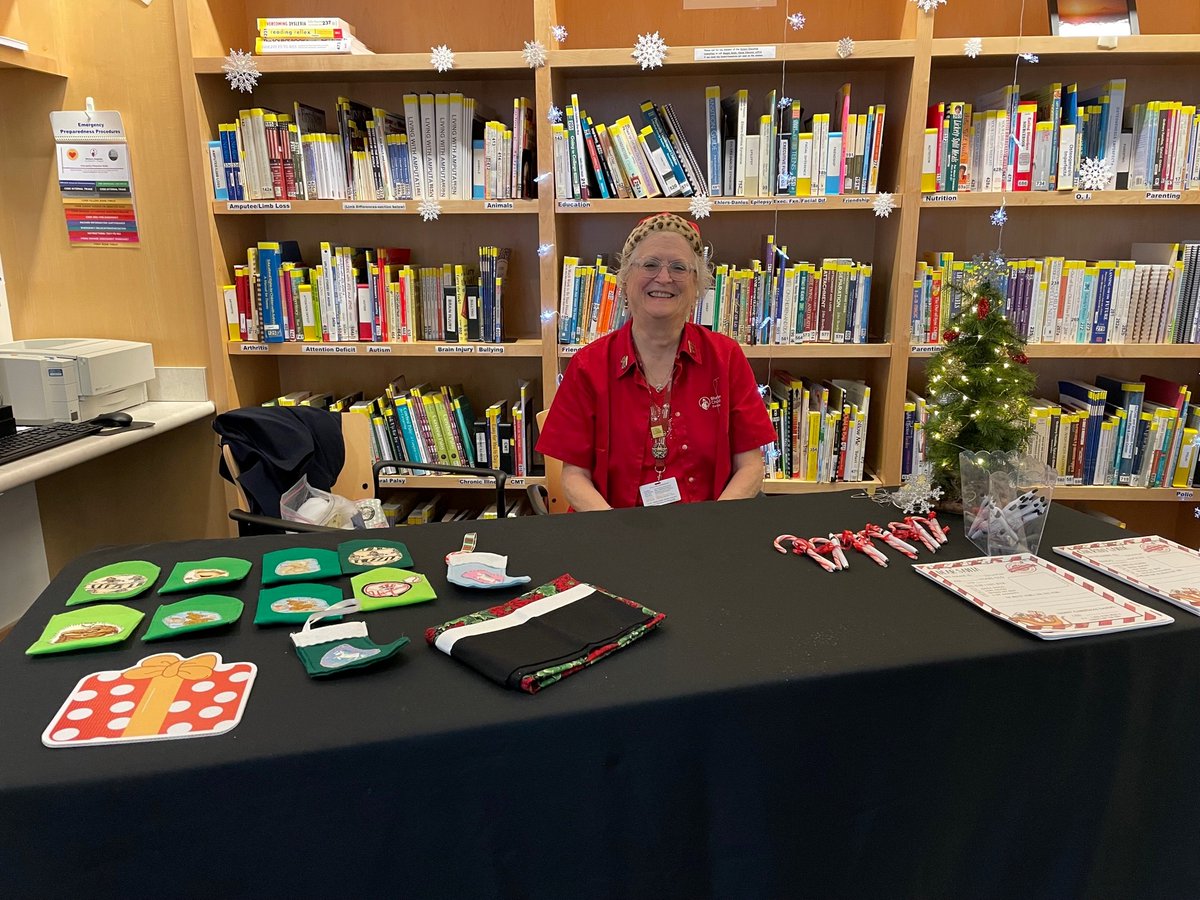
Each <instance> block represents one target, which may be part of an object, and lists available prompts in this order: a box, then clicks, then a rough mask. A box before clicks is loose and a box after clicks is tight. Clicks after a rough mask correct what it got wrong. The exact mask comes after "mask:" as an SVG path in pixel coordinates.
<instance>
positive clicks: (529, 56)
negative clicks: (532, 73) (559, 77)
mask: <svg viewBox="0 0 1200 900" xmlns="http://www.w3.org/2000/svg"><path fill="white" fill-rule="evenodd" d="M521 55H522V56H524V57H525V62H526V64H527V65H528V66H529V68H531V69H540V68H541V67H542V66H544V65H545V64H546V45H545V44H543V43H542V42H541V41H526V42H525V49H524V50H522V51H521Z"/></svg>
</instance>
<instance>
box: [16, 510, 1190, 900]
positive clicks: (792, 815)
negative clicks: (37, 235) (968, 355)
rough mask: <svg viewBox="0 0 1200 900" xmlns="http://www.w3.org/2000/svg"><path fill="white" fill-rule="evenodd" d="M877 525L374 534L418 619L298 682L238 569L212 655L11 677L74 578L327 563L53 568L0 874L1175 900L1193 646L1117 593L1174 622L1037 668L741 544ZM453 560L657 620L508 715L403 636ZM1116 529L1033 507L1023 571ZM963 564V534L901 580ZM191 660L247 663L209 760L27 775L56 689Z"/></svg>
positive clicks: (499, 889)
mask: <svg viewBox="0 0 1200 900" xmlns="http://www.w3.org/2000/svg"><path fill="white" fill-rule="evenodd" d="M885 514H886V510H885V508H882V507H878V506H875V505H874V504H872V503H871V502H869V501H867V500H865V499H852V498H851V496H850V494H849V493H842V494H827V495H807V496H780V497H769V498H761V499H758V500H749V501H739V502H733V503H708V504H700V505H697V506H692V507H668V508H658V509H648V510H626V511H618V512H611V513H586V514H575V515H572V516H565V517H563V516H555V517H545V518H528V519H521V520H512V521H506V522H477V523H470V524H469V525H464V524H463V523H454V524H446V525H433V526H423V527H419V528H408V529H403V530H401V531H399V532H397V533H396V534H398V535H399V537H400V539H402V540H404V541H405V542H406V543H407V544H408V546H409V548H410V550H411V551H412V554H413V557H414V559H415V561H416V567H417V568H418V569H421V570H423V571H424V572H426V574H428V575H429V576H430V580H431V582H432V583H433V585H434V586H435V588H436V590H437V592H438V595H439V597H438V599H437V600H436V601H434V602H433V603H429V604H424V605H420V606H413V607H407V608H400V609H395V610H388V611H383V612H377V613H372V614H370V616H369V617H368V619H367V621H368V623H369V626H370V629H371V634H372V637H374V638H375V640H376V641H379V642H383V641H387V640H392V639H394V638H395V637H396V636H397V635H399V634H402V633H404V634H408V635H409V636H410V637H412V639H413V643H412V645H411V646H409V647H407V648H405V650H404V651H402V653H401V655H400V658H399V660H398V661H393V663H390V664H388V667H387V668H383V667H377V668H375V669H367V670H365V671H364V672H362V673H361V674H359V675H357V676H354V677H347V678H343V679H341V680H326V681H313V680H310V679H309V678H308V677H307V676H306V675H305V674H304V671H303V668H302V666H301V664H300V662H299V661H298V659H296V657H295V655H294V652H293V650H292V647H291V643H290V641H289V640H288V638H287V631H288V629H287V628H283V629H270V630H267V629H259V628H256V627H255V626H254V625H253V624H252V623H251V621H250V619H251V618H252V614H251V612H250V611H249V608H251V607H252V605H253V600H254V597H255V594H256V591H257V586H258V573H259V570H258V568H257V566H256V567H255V569H254V570H253V571H252V573H251V576H250V578H249V579H248V584H247V586H244V587H242V588H241V590H239V591H237V592H236V593H237V594H238V595H239V596H240V597H241V598H242V599H243V600H245V601H246V602H247V607H248V610H247V612H246V613H245V614H244V615H243V619H242V621H241V622H239V623H238V624H237V625H236V626H234V630H233V631H232V633H226V634H216V633H214V635H213V636H211V637H209V638H205V637H203V636H202V635H201V636H193V637H192V638H190V639H179V640H174V641H166V642H161V643H159V644H156V645H153V646H150V645H144V644H141V642H140V641H137V642H136V643H134V644H131V643H130V642H126V643H125V644H122V645H120V646H119V647H118V648H117V649H115V650H111V651H94V652H90V653H82V654H66V655H63V656H60V657H57V658H55V657H43V658H40V659H34V658H27V657H25V656H23V652H24V649H25V648H26V647H27V646H28V645H29V644H30V643H32V641H33V640H34V638H35V637H36V635H37V633H38V632H39V631H40V629H41V628H42V626H43V624H44V622H45V620H46V619H47V618H48V616H49V615H50V614H52V613H54V612H57V611H60V610H61V606H62V603H63V601H64V599H65V597H66V596H67V594H68V593H69V591H70V590H71V589H72V588H73V587H74V585H75V584H76V583H77V582H78V579H79V578H80V577H81V576H82V574H84V573H85V572H86V571H88V570H89V569H91V568H93V567H95V566H96V565H100V564H102V563H106V562H112V561H116V560H118V559H122V558H146V559H150V560H153V561H155V562H157V563H159V564H161V565H163V566H164V571H165V569H166V567H167V566H169V565H170V564H171V563H173V562H175V561H179V560H183V559H196V558H202V557H206V556H213V555H222V554H233V555H237V554H239V553H240V554H242V555H248V556H249V557H251V558H257V557H258V556H259V555H260V554H261V553H262V552H263V551H266V550H270V549H277V548H280V547H284V546H292V545H313V544H318V545H327V546H332V545H333V544H334V543H335V542H336V538H335V539H333V540H330V539H328V538H327V536H323V535H322V536H288V537H266V538H247V539H242V540H241V541H240V542H237V543H235V542H233V541H231V540H220V541H195V542H185V543H170V544H159V545H154V546H146V547H136V548H130V549H127V550H126V551H124V552H119V553H118V552H105V553H95V554H92V555H90V556H88V557H86V558H83V559H80V560H77V561H76V562H75V563H73V564H72V565H71V566H69V567H68V568H67V569H66V570H64V571H63V572H62V573H61V574H60V575H59V576H58V577H57V578H56V579H55V580H54V582H53V583H52V584H51V585H50V587H49V588H48V589H47V590H46V592H45V593H44V594H43V596H42V597H41V598H40V599H39V600H38V601H37V602H36V604H35V605H34V607H33V608H32V610H31V612H30V613H29V614H28V615H27V616H26V617H25V618H24V619H23V620H22V621H21V622H20V623H19V625H18V626H17V628H16V630H15V631H14V633H13V635H12V636H11V637H10V638H9V639H8V640H6V641H5V642H4V643H3V644H0V685H2V690H0V760H3V762H2V763H0V821H2V822H4V823H5V826H6V837H5V838H4V839H3V840H2V841H0V871H3V872H4V873H5V874H4V879H5V883H6V885H13V886H20V893H28V894H34V893H36V894H38V895H39V896H88V897H107V896H114V897H116V896H121V897H133V896H152V895H153V896H170V897H183V896H189V897H190V896H197V897H199V896H205V897H221V898H230V897H239V896H249V895H251V894H260V895H270V896H285V895H288V894H292V893H294V894H297V895H302V896H326V895H333V894H337V895H349V894H351V893H355V894H365V895H371V896H396V897H419V898H427V897H453V898H487V897H522V898H524V897H531V898H543V897H544V898H566V897H570V898H579V897H586V898H590V897H596V898H602V897H603V898H630V897H635V898H636V897H656V898H659V897H687V898H704V897H713V898H736V897H756V898H757V897H764V898H766V897H770V898H775V897H793V896H794V897H822V898H824V897H878V896H888V897H956V898H959V897H971V898H975V897H1018V896H1019V897H1023V898H1025V897H1053V898H1064V897H1134V896H1137V897H1151V896H1155V897H1184V896H1196V895H1197V894H1198V893H1200V856H1198V855H1197V853H1196V852H1195V847H1196V842H1197V839H1198V838H1200V774H1198V767H1197V766H1196V764H1195V760H1196V758H1197V753H1198V751H1200V714H1198V713H1197V711H1196V702H1195V699H1194V697H1195V691H1194V689H1193V685H1195V684H1197V683H1200V618H1197V617H1194V616H1191V615H1189V614H1188V613H1186V612H1184V611H1182V610H1176V609H1175V608H1174V607H1171V606H1170V605H1168V604H1164V603H1162V602H1161V601H1158V600H1156V599H1154V598H1151V597H1148V596H1145V595H1141V594H1138V593H1136V592H1133V596H1135V598H1136V599H1137V600H1139V601H1140V602H1143V603H1146V604H1147V605H1149V606H1152V607H1154V608H1156V609H1160V610H1162V611H1164V612H1169V613H1170V614H1171V615H1172V616H1174V617H1175V619H1176V622H1175V623H1174V624H1172V625H1168V626H1166V627H1161V628H1152V629H1144V630H1139V631H1134V632H1129V633H1125V634H1118V635H1108V636H1097V637H1089V638H1082V639H1078V640H1068V641H1059V642H1043V641H1038V640H1036V639H1034V638H1032V637H1030V636H1027V635H1025V634H1023V633H1020V632H1018V631H1017V630H1016V629H1014V628H1012V627H1010V626H1007V625H1004V624H1002V623H1000V622H999V621H997V620H994V619H992V618H990V617H988V616H987V615H985V614H984V613H982V612H980V611H979V610H977V609H975V608H973V607H971V606H970V605H969V604H967V603H965V602H964V601H962V600H960V599H958V598H957V597H955V596H953V595H952V594H950V593H949V592H947V591H945V590H942V589H940V588H938V587H937V586H936V585H934V584H932V583H930V582H928V581H926V580H924V579H923V578H921V577H920V576H918V575H917V574H916V573H914V572H912V571H910V570H909V567H908V563H907V561H903V560H900V559H897V558H896V557H897V556H898V554H895V553H894V552H892V553H889V556H892V557H893V560H894V561H893V564H892V566H891V568H889V569H887V570H883V569H879V568H877V567H876V566H874V565H873V564H870V563H868V562H867V561H866V560H865V559H862V558H854V559H852V561H851V562H852V568H851V570H850V571H848V572H843V573H838V574H826V573H824V572H822V571H820V570H819V569H818V568H817V567H816V566H815V565H814V564H813V563H811V562H810V561H808V560H805V559H803V558H800V557H793V556H787V557H785V556H782V555H780V554H778V553H776V552H775V551H774V550H773V549H772V548H771V541H772V539H773V537H774V536H775V535H776V534H779V533H781V532H792V533H796V534H804V535H807V534H811V533H815V532H818V531H820V532H824V531H828V530H830V529H831V528H834V527H837V528H839V529H840V528H841V527H861V526H862V524H863V523H865V522H867V521H883V520H884V518H885ZM953 524H955V525H958V526H959V529H961V525H960V524H959V523H958V522H954V523H953ZM468 530H477V531H478V532H479V546H480V549H481V550H491V551H497V552H503V553H507V554H508V555H509V571H510V572H512V573H518V574H520V573H525V574H529V575H531V576H532V577H533V579H534V580H533V584H534V585H536V584H540V583H543V582H545V581H548V580H550V579H551V578H553V577H555V576H557V575H559V574H561V573H563V572H570V573H571V574H573V575H575V576H576V577H578V578H580V579H583V580H589V581H593V582H594V583H596V584H598V585H600V586H602V587H604V588H606V589H608V590H610V591H613V592H615V593H618V594H623V595H625V596H628V597H631V598H635V599H637V600H640V601H642V602H643V603H645V604H646V605H648V606H650V607H651V608H654V609H658V610H660V611H663V612H665V613H666V614H667V619H666V621H665V622H664V623H663V625H662V626H661V627H660V628H659V629H658V631H657V632H655V633H652V634H650V635H649V636H647V637H646V638H645V639H644V640H642V641H639V642H638V643H636V644H634V645H632V646H631V647H630V648H629V649H627V650H625V651H622V652H621V653H618V654H616V655H615V656H613V657H612V658H610V659H608V660H606V661H604V662H602V663H600V664H599V665H597V666H595V667H593V668H590V669H588V670H585V671H584V672H582V673H580V674H578V675H576V676H573V677H571V678H569V679H567V680H566V681H564V682H562V683H560V684H556V685H552V686H551V687H548V688H547V689H546V690H545V691H543V692H542V693H540V694H538V695H536V696H528V695H523V694H519V693H516V692H509V691H505V690H504V689H502V688H500V687H498V686H496V685H493V684H492V683H491V682H489V681H486V680H485V679H483V678H482V677H481V676H479V675H477V674H475V673H474V672H472V671H471V670H469V669H467V668H466V667H464V666H461V665H460V664H459V663H458V662H456V661H455V660H452V659H450V658H448V657H446V656H444V655H442V654H441V653H439V652H437V651H435V650H433V649H431V648H429V647H427V646H425V645H424V642H423V639H422V638H423V632H424V629H425V628H426V627H428V626H431V625H434V624H438V623H440V622H442V621H445V620H448V619H450V618H453V617H455V616H457V615H460V614H462V613H464V612H467V611H470V610H473V609H477V608H480V607H483V606H488V605H491V602H492V598H491V597H490V596H489V595H485V594H483V593H481V592H470V591H466V590H463V589H460V588H456V587H454V586H451V585H448V584H447V583H446V581H445V566H444V564H443V562H442V558H443V556H444V554H445V553H446V552H448V551H450V550H454V549H457V548H458V546H459V545H460V541H461V535H462V534H463V533H464V532H466V531H468ZM1119 534H1122V532H1119V531H1117V530H1116V529H1114V528H1112V527H1110V526H1107V525H1104V524H1102V523H1100V522H1098V521H1097V520H1095V519H1091V518H1088V517H1086V516H1084V515H1082V514H1080V513H1077V512H1075V511H1073V510H1069V509H1065V508H1059V507H1054V508H1053V509H1052V511H1051V514H1050V517H1049V522H1048V526H1047V533H1046V538H1045V542H1044V544H1043V546H1044V548H1045V550H1044V553H1043V555H1046V556H1050V555H1052V554H1051V553H1050V551H1049V547H1050V546H1051V545H1052V544H1053V543H1069V542H1076V541H1081V540H1089V539H1104V538H1109V537H1114V536H1117V535H1119ZM393 536H396V535H395V534H394V535H393ZM974 555H977V553H976V552H975V551H974V548H973V547H972V546H971V545H970V544H968V543H967V542H966V541H965V539H964V538H963V537H962V536H961V530H959V531H956V532H954V533H953V534H952V540H951V542H950V544H949V545H947V546H946V547H945V548H943V550H942V551H941V553H940V554H938V556H936V557H935V556H930V555H928V554H924V553H923V554H922V557H923V560H926V561H927V560H930V559H942V558H951V557H966V556H974ZM1063 564H1064V565H1066V566H1068V567H1071V566H1073V564H1072V563H1066V562H1064V563H1063ZM1079 571H1084V570H1082V569H1080V570H1079ZM1092 577H1095V578H1096V580H1097V581H1100V582H1101V583H1104V584H1106V585H1108V586H1109V587H1112V588H1117V589H1120V588H1119V586H1118V585H1117V584H1116V583H1115V582H1111V581H1109V580H1107V579H1105V578H1104V577H1102V576H1099V575H1094V576H1092ZM1130 590H1132V589H1130ZM515 593H516V591H512V592H508V593H505V594H504V595H502V596H501V597H500V598H499V599H504V598H506V597H508V596H512V595H513V594H515ZM154 602H155V601H154V599H148V600H140V601H133V603H134V604H135V605H139V606H141V607H142V608H144V609H146V610H147V612H149V611H151V610H152V609H153V608H154ZM147 647H149V649H147ZM210 649H211V650H217V651H219V652H220V653H221V654H222V655H223V656H224V658H225V660H226V661H236V660H251V661H253V662H255V663H257V664H258V666H259V675H258V679H257V682H256V684H255V687H254V691H253V694H252V696H251V698H250V701H249V705H248V708H247V711H246V715H245V717H244V719H243V720H242V722H241V724H240V725H239V726H238V727H237V728H236V729H235V730H234V731H232V732H230V733H229V734H227V735H222V736H219V737H213V738H204V739H196V740H190V741H189V740H184V741H169V742H164V743H151V744H143V745H127V746H117V747H97V748H82V749H59V750H50V749H46V748H43V747H42V746H41V744H40V741H39V736H40V733H41V731H42V729H43V728H44V727H45V725H46V724H47V723H48V722H49V720H50V717H51V716H52V715H53V714H54V712H55V711H56V710H57V709H58V707H59V704H60V703H61V702H62V700H63V699H64V698H65V696H66V694H67V692H68V691H69V690H70V689H71V688H72V687H73V686H74V685H75V683H76V681H77V680H78V679H79V678H80V677H82V676H83V675H85V674H87V673H90V672H93V671H97V670H99V669H103V668H124V667H125V666H127V665H130V664H132V663H133V662H135V661H136V660H138V659H140V658H141V657H142V656H144V655H148V654H149V653H150V652H154V651H163V650H174V651H178V652H181V653H183V654H184V655H192V654H195V653H199V652H201V651H204V650H210ZM35 879H36V880H37V881H36V886H35Z"/></svg>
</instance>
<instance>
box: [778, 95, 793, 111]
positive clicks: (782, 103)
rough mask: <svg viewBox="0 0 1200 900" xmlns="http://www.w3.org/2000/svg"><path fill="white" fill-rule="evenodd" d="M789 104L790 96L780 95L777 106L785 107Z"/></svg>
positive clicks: (790, 101)
mask: <svg viewBox="0 0 1200 900" xmlns="http://www.w3.org/2000/svg"><path fill="white" fill-rule="evenodd" d="M791 105H792V98H791V97H780V98H779V108H780V109H787V108H788V107H789V106H791Z"/></svg>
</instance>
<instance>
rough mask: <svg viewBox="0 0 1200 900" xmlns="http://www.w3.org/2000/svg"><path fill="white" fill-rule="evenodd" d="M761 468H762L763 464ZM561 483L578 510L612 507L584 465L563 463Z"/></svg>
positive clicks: (570, 502) (572, 506)
mask: <svg viewBox="0 0 1200 900" xmlns="http://www.w3.org/2000/svg"><path fill="white" fill-rule="evenodd" d="M759 468H760V469H761V466H760V467H759ZM560 483H561V484H562V489H563V493H564V494H566V497H567V502H568V503H569V504H571V508H572V509H574V510H575V511H576V512H588V511H590V510H593V509H612V507H611V506H609V505H608V501H607V500H605V499H604V498H603V497H601V496H600V492H599V491H598V490H596V486H595V485H594V484H592V473H591V472H589V471H588V470H587V469H585V468H583V467H582V466H573V465H571V464H570V463H563V467H562V478H561V479H560Z"/></svg>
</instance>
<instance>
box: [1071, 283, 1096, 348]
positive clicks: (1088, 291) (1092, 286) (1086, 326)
mask: <svg viewBox="0 0 1200 900" xmlns="http://www.w3.org/2000/svg"><path fill="white" fill-rule="evenodd" d="M1089 268H1091V266H1088V267H1087V268H1085V269H1084V270H1083V296H1082V298H1081V299H1080V301H1079V322H1078V323H1077V324H1076V326H1075V343H1076V344H1086V343H1088V337H1089V336H1090V335H1091V333H1092V317H1093V315H1094V314H1095V311H1096V281H1097V280H1098V279H1097V273H1095V272H1093V273H1092V274H1088V269H1089Z"/></svg>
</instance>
